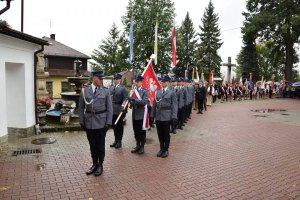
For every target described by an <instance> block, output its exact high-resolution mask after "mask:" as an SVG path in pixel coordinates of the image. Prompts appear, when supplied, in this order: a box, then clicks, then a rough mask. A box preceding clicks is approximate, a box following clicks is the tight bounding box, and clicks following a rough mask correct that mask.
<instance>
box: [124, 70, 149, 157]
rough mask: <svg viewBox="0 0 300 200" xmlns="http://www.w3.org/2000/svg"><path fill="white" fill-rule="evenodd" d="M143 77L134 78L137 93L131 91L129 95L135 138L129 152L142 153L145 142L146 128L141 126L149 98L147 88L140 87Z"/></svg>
mask: <svg viewBox="0 0 300 200" xmlns="http://www.w3.org/2000/svg"><path fill="white" fill-rule="evenodd" d="M143 80H144V78H143V77H142V76H141V75H138V76H137V77H136V78H135V91H136V92H137V93H138V94H137V95H136V94H134V93H133V95H132V97H129V98H128V99H129V102H130V107H131V108H132V125H133V131H134V137H135V140H136V147H134V148H133V149H132V150H131V153H138V154H143V153H144V145H145V143H146V130H144V128H143V121H144V112H145V106H146V108H147V103H148V99H149V94H148V90H147V89H145V88H143V87H142V81H143Z"/></svg>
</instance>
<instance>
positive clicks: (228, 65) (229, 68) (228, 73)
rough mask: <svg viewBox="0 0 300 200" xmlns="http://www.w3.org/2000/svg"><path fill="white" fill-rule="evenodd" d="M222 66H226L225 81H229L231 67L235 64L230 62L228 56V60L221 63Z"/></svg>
mask: <svg viewBox="0 0 300 200" xmlns="http://www.w3.org/2000/svg"><path fill="white" fill-rule="evenodd" d="M222 66H227V67H228V69H227V83H230V77H231V67H235V66H236V64H231V57H228V62H227V63H223V64H222Z"/></svg>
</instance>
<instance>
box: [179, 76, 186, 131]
mask: <svg viewBox="0 0 300 200" xmlns="http://www.w3.org/2000/svg"><path fill="white" fill-rule="evenodd" d="M183 81H184V80H183V78H179V79H178V91H177V92H178V114H177V117H178V129H181V130H182V129H183V126H184V124H183V123H184V102H185V92H184V89H183V88H184V86H183V85H184V83H183Z"/></svg>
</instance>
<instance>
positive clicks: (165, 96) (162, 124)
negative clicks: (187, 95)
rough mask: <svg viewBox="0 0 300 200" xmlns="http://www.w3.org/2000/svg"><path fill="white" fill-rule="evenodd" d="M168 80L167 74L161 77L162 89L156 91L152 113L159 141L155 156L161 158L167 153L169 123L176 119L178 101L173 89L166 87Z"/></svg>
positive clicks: (168, 83)
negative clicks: (158, 148)
mask: <svg viewBox="0 0 300 200" xmlns="http://www.w3.org/2000/svg"><path fill="white" fill-rule="evenodd" d="M170 80H171V79H170V77H169V76H167V75H165V76H164V77H163V78H162V89H160V90H159V91H157V92H156V95H155V99H154V105H153V113H152V114H153V116H154V118H155V121H156V128H157V135H158V139H159V143H160V150H159V152H158V153H157V157H163V158H165V157H167V156H168V155H169V145H170V123H175V122H176V121H177V109H178V105H177V104H178V102H177V97H176V94H175V91H174V90H170V89H169V88H168V86H169V85H170Z"/></svg>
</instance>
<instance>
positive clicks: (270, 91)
mask: <svg viewBox="0 0 300 200" xmlns="http://www.w3.org/2000/svg"><path fill="white" fill-rule="evenodd" d="M272 94H273V90H271V89H269V98H270V99H271V98H272Z"/></svg>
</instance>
